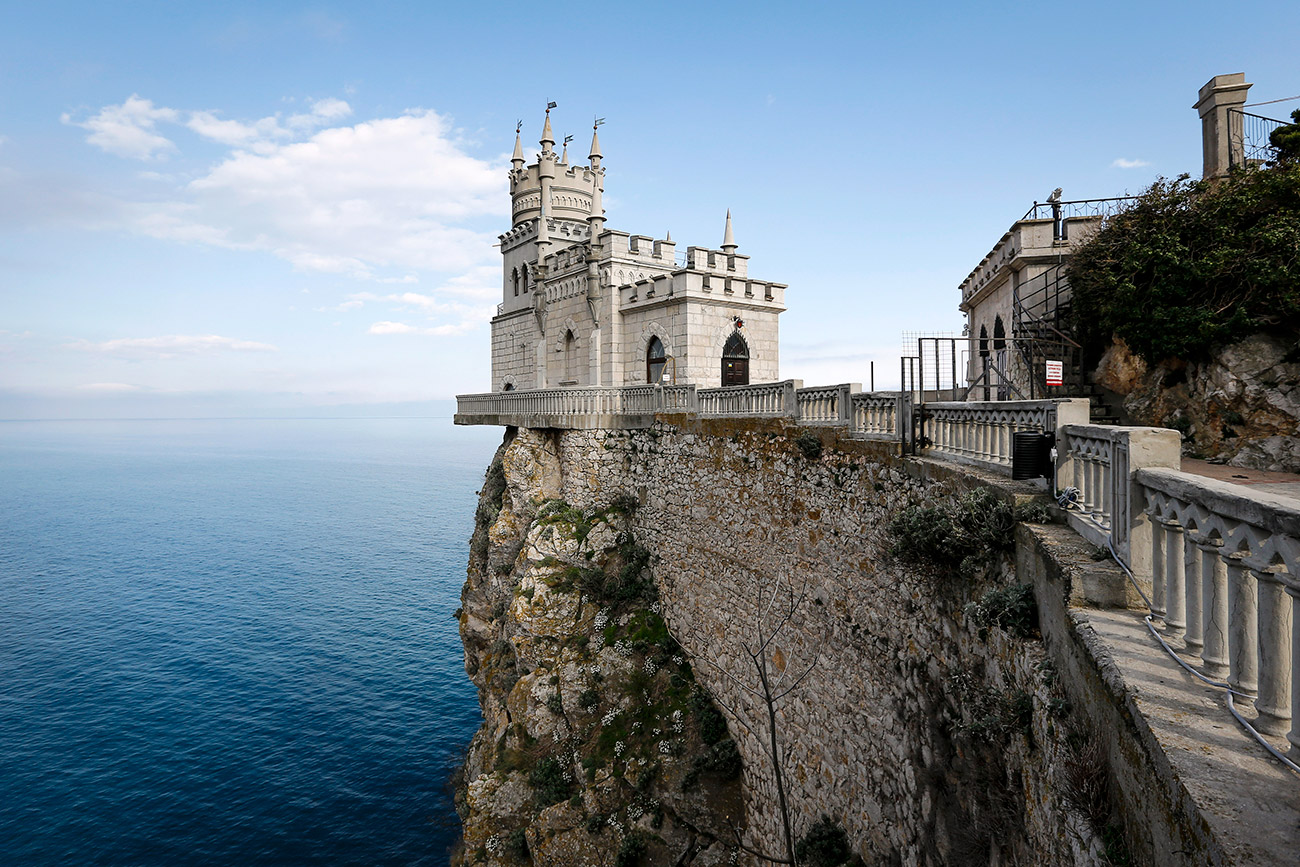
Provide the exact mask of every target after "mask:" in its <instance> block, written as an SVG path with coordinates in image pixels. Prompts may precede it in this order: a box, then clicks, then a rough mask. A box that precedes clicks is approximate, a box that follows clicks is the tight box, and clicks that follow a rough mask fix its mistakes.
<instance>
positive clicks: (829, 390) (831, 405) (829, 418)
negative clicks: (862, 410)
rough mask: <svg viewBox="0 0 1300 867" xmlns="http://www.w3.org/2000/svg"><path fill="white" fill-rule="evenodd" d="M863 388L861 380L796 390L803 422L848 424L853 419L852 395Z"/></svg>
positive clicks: (800, 417)
mask: <svg viewBox="0 0 1300 867" xmlns="http://www.w3.org/2000/svg"><path fill="white" fill-rule="evenodd" d="M861 390H862V383H860V382H846V383H844V384H842V385H821V386H814V387H812V388H801V389H799V390H798V391H796V392H795V400H796V401H797V402H798V405H799V421H800V422H801V423H802V424H830V425H848V424H850V423H851V422H852V421H853V416H852V412H853V401H852V396H853V393H854V392H856V391H861Z"/></svg>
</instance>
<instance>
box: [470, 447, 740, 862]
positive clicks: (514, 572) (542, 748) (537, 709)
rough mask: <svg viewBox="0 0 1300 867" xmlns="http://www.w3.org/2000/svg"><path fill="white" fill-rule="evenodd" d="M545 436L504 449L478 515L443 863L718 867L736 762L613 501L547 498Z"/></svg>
mask: <svg viewBox="0 0 1300 867" xmlns="http://www.w3.org/2000/svg"><path fill="white" fill-rule="evenodd" d="M560 472H561V468H560V466H559V458H558V455H557V452H556V439H555V437H553V436H552V437H547V436H544V435H541V434H537V433H534V432H530V431H524V432H523V434H522V436H520V437H516V436H514V435H513V434H511V435H509V436H508V437H507V441H506V443H505V444H503V445H502V447H501V448H500V450H499V451H498V453H497V455H496V457H495V459H494V461H493V463H492V466H491V468H490V469H489V471H488V474H487V479H486V482H485V484H484V488H483V490H482V492H481V493H480V501H479V507H478V514H477V520H476V527H475V531H474V536H473V538H472V541H471V558H470V564H469V573H468V580H467V581H466V584H465V587H464V590H463V593H462V608H461V611H460V615H459V617H460V625H461V635H462V638H463V640H464V644H465V663H466V670H467V671H468V673H469V675H470V677H471V678H472V679H473V681H474V683H475V684H477V686H478V688H479V698H480V703H481V705H482V709H483V716H484V723H483V725H482V727H481V728H480V730H479V732H478V733H477V735H476V736H475V737H474V740H473V743H472V744H471V746H470V749H469V754H468V757H467V759H466V763H465V767H464V772H463V780H462V781H461V785H460V786H459V789H458V792H457V800H458V804H457V806H458V808H459V810H460V812H461V814H462V818H463V819H464V844H463V850H462V851H461V852H460V853H459V854H458V855H457V857H456V858H455V860H454V861H453V863H454V864H486V865H504V864H538V865H555V867H563V865H620V867H622V865H635V864H641V863H645V864H677V865H712V864H722V863H728V862H729V861H730V859H731V856H732V854H733V849H732V848H731V846H729V845H728V841H729V840H734V839H735V835H734V828H735V826H736V825H738V824H740V823H741V822H742V821H743V815H742V812H743V811H742V806H741V800H740V789H739V786H740V783H739V776H740V757H739V755H738V753H737V750H736V744H735V741H733V740H732V739H731V738H730V736H729V735H728V732H727V726H726V722H725V720H724V718H723V717H722V715H721V714H720V713H719V711H718V710H717V709H716V708H715V707H714V705H713V703H712V701H711V700H710V698H709V696H708V694H707V693H706V692H705V691H704V690H703V689H702V688H701V686H700V685H699V684H697V683H696V680H695V677H694V674H693V671H692V666H691V663H690V662H689V661H688V660H687V659H686V658H685V656H684V655H683V651H682V649H681V647H680V646H678V644H677V642H676V641H675V640H674V639H673V638H672V637H671V636H670V635H669V634H668V630H667V627H666V625H665V623H664V619H663V617H662V616H661V614H660V605H659V602H658V592H657V589H656V585H655V581H654V577H653V575H652V573H651V565H650V556H649V552H648V551H647V550H646V549H645V548H644V547H642V546H641V545H640V544H638V542H637V540H636V537H635V535H634V533H633V531H632V529H631V516H632V514H633V512H634V511H635V510H636V508H637V505H638V504H637V502H636V500H635V498H634V497H632V496H630V495H628V494H627V493H625V492H621V491H619V490H617V489H615V490H610V491H608V492H606V493H605V496H604V497H603V498H602V500H601V502H599V503H588V504H586V505H585V506H584V507H583V508H577V507H574V506H570V505H569V504H568V503H566V502H565V501H564V500H563V499H562V491H561V486H560Z"/></svg>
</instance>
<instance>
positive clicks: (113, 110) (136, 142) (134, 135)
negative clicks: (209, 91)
mask: <svg viewBox="0 0 1300 867" xmlns="http://www.w3.org/2000/svg"><path fill="white" fill-rule="evenodd" d="M178 117H179V114H178V112H176V110H175V109H171V108H163V107H155V106H154V104H153V102H152V101H151V100H148V99H142V98H140V96H139V95H137V94H134V93H133V94H131V96H130V97H129V98H128V99H127V100H126V102H123V103H122V104H121V105H106V106H104V107H103V108H101V109H100V110H99V113H98V114H96V115H94V116H92V117H90V118H87V119H86V120H84V121H76V120H73V119H72V115H70V114H65V115H63V118H62V120H63V122H64V123H67V124H72V125H73V126H79V127H81V128H82V129H88V130H90V135H88V136H87V137H86V141H88V142H90V143H91V144H93V145H94V146H95V147H97V148H100V149H101V150H105V151H108V152H109V153H111V154H117V155H118V156H122V157H131V158H133V159H138V160H151V159H154V158H157V157H161V156H163V155H165V154H166V153H167V152H168V151H173V150H175V149H176V145H174V144H173V143H172V142H171V140H170V139H168V138H166V137H165V136H162V135H159V134H158V133H157V132H156V131H155V127H156V125H157V123H158V121H160V120H162V121H175V120H177V118H178Z"/></svg>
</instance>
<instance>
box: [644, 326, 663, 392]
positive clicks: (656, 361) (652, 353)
mask: <svg viewBox="0 0 1300 867" xmlns="http://www.w3.org/2000/svg"><path fill="white" fill-rule="evenodd" d="M667 364H668V358H667V355H666V354H665V353H664V344H663V341H661V340H660V339H659V338H658V337H651V338H650V344H649V345H648V346H646V350H645V381H646V382H649V383H655V382H658V381H659V380H660V379H662V378H663V375H664V367H665V366H666V365H667Z"/></svg>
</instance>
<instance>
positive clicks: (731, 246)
mask: <svg viewBox="0 0 1300 867" xmlns="http://www.w3.org/2000/svg"><path fill="white" fill-rule="evenodd" d="M737 246H738V245H737V244H736V236H735V235H733V234H732V232H731V209H730V208H728V209H727V229H726V231H724V232H723V233H722V252H724V253H726V254H727V255H728V256H730V255H731V254H732V253H734V252H736V247H737Z"/></svg>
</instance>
